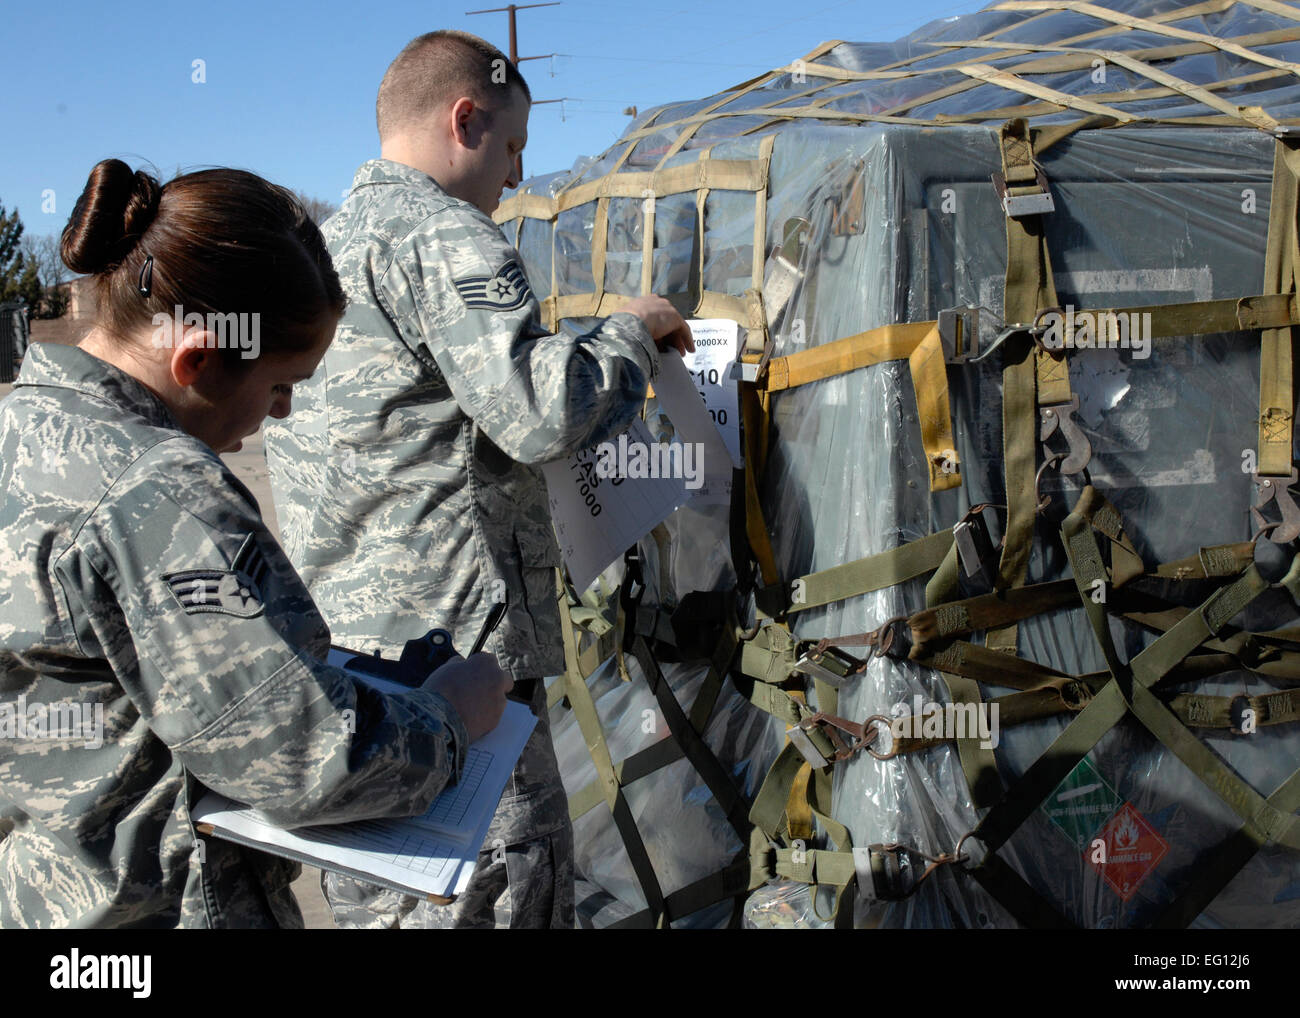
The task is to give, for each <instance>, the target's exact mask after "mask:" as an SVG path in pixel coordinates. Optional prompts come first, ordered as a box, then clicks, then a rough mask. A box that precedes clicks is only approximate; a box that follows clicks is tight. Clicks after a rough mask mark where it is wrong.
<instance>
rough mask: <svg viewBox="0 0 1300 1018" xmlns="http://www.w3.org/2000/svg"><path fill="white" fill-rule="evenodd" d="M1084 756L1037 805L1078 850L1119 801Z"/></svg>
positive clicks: (1086, 843) (1085, 843) (1084, 845)
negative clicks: (1039, 804) (1041, 802)
mask: <svg viewBox="0 0 1300 1018" xmlns="http://www.w3.org/2000/svg"><path fill="white" fill-rule="evenodd" d="M1123 801H1124V800H1122V799H1121V798H1120V797H1119V795H1117V794H1116V792H1115V789H1113V788H1111V787H1110V785H1108V784H1106V782H1105V781H1104V780H1103V779H1102V776H1101V775H1100V774H1098V773H1097V770H1096V768H1095V767H1093V766H1092V764H1091V763H1089V762H1088V760H1087V758H1086V757H1085V758H1084V759H1083V760H1080V761H1079V765H1078V766H1077V767H1075V768H1074V770H1072V771H1070V773H1069V774H1067V775H1066V777H1065V780H1064V781H1062V782H1061V783H1060V784H1059V785H1057V786H1056V790H1055V791H1053V792H1052V794H1051V795H1049V796H1048V797H1047V798H1046V799H1045V800H1044V801H1043V804H1042V806H1040V807H1039V809H1041V810H1042V811H1043V812H1044V813H1045V814H1047V819H1048V820H1050V821H1052V823H1054V824H1055V825H1056V827H1057V829H1058V830H1059V831H1060V832H1061V833H1062V834H1064V835H1065V836H1066V837H1067V838H1068V839H1069V840H1070V841H1071V842H1073V843H1074V847H1075V848H1076V849H1078V850H1079V851H1083V849H1084V848H1085V847H1086V846H1087V845H1088V844H1089V843H1090V842H1091V841H1092V837H1093V835H1094V834H1096V833H1097V831H1098V830H1099V829H1100V828H1101V825H1102V824H1104V823H1105V822H1106V821H1107V820H1109V819H1110V815H1111V814H1112V813H1114V812H1115V810H1116V809H1117V808H1118V807H1119V804H1120V803H1121V802H1123Z"/></svg>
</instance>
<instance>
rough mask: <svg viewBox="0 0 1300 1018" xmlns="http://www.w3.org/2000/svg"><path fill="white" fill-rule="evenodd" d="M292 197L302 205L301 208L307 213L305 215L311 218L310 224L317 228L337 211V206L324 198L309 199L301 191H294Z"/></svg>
mask: <svg viewBox="0 0 1300 1018" xmlns="http://www.w3.org/2000/svg"><path fill="white" fill-rule="evenodd" d="M293 196H294V197H295V198H297V199H298V201H299V202H301V203H302V207H303V208H304V209H305V210H306V211H307V215H309V216H310V217H311V220H312V222H314V223H315V224H316V225H317V226H319V225H320V224H321V223H323V222H325V220H327V219H328V218H329V217H330V216H332V215H334V213H335V212H337V211H338V210H339V207H338V206H337V205H335V204H333V203H332V202H328V201H326V200H325V199H324V198H309V197H307V195H305V194H303V193H302V192H301V191H294V192H293Z"/></svg>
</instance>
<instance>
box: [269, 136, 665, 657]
mask: <svg viewBox="0 0 1300 1018" xmlns="http://www.w3.org/2000/svg"><path fill="white" fill-rule="evenodd" d="M323 232H324V234H325V239H326V241H327V243H328V245H329V249H330V254H331V255H332V256H333V259H334V265H335V268H336V269H337V270H338V273H339V278H340V280H341V281H342V283H343V288H344V291H345V292H346V293H347V296H348V300H349V306H348V309H347V311H346V312H345V314H344V316H343V320H342V322H341V323H340V325H339V329H338V333H337V334H336V336H335V339H334V343H333V345H332V346H331V347H330V349H329V351H328V352H327V353H326V355H325V359H324V361H323V362H322V364H321V366H320V368H319V370H318V371H317V372H316V374H315V376H313V377H312V378H311V379H310V380H309V381H308V382H306V383H300V384H299V385H297V386H295V387H294V410H293V413H292V414H291V415H290V417H288V418H286V419H285V420H284V421H280V422H275V423H272V422H268V426H267V429H266V447H267V453H268V461H269V463H270V467H271V480H272V485H273V488H274V491H275V496H276V509H277V512H278V514H279V517H280V523H281V533H282V534H283V535H284V540H285V550H286V551H287V552H288V554H289V557H290V559H291V560H292V561H293V562H294V564H295V565H296V566H297V567H298V569H299V571H300V572H301V574H302V577H303V580H304V581H305V582H306V584H307V586H308V587H309V588H310V590H311V592H312V596H313V597H315V599H316V601H317V602H318V603H319V604H320V606H321V610H322V611H323V612H324V614H325V616H326V618H327V619H329V623H330V627H331V629H332V630H333V632H334V634H335V639H336V640H337V641H339V642H340V643H343V644H345V645H348V646H353V647H354V648H356V649H358V650H364V651H372V650H376V649H378V650H381V651H382V652H383V653H385V654H393V653H396V652H398V651H400V650H401V647H402V644H403V643H404V642H405V641H406V640H408V639H411V638H413V637H418V636H420V635H421V634H422V633H424V632H425V630H427V629H428V628H429V627H430V626H433V625H438V626H441V627H443V628H445V629H448V630H450V631H451V633H452V635H453V637H454V641H455V645H456V646H457V647H458V648H460V649H462V650H465V649H468V646H469V644H471V643H472V642H473V640H474V637H475V635H476V634H477V631H478V628H479V625H480V623H481V622H482V620H483V617H484V616H485V615H486V614H487V611H488V609H489V608H490V607H491V605H492V602H493V600H499V599H500V596H501V595H505V596H506V597H507V598H508V600H509V607H508V610H507V614H506V616H505V619H504V620H503V621H502V623H501V625H500V626H499V627H498V629H497V631H496V634H495V635H494V637H493V639H492V640H491V641H490V642H489V643H488V647H487V649H488V650H491V651H493V652H495V654H496V656H497V659H498V661H499V662H500V663H501V666H502V667H503V668H505V669H506V670H508V671H509V672H511V673H512V674H513V675H514V676H515V678H516V679H528V678H536V677H539V676H543V675H554V674H557V673H559V672H561V671H563V669H564V654H563V648H562V644H561V641H560V628H559V624H560V620H559V612H558V608H557V605H556V599H555V574H554V568H555V567H556V566H557V565H559V562H560V558H559V548H558V547H557V545H556V543H555V536H554V533H553V531H552V529H551V518H550V511H549V508H548V506H547V497H546V487H545V484H544V482H543V480H542V475H541V472H540V471H539V470H538V469H537V467H536V465H537V464H541V463H545V462H547V461H549V460H556V459H561V458H563V457H565V456H566V455H568V454H570V453H573V452H576V451H578V450H579V449H581V448H583V447H585V446H587V445H590V444H592V443H595V442H601V441H604V440H605V439H607V438H609V437H611V436H613V435H616V434H618V433H619V432H620V431H621V430H623V429H624V428H625V427H626V426H627V425H628V423H629V422H630V421H631V420H632V418H633V416H634V415H635V414H636V412H637V411H638V409H639V408H640V406H641V404H642V401H643V399H644V396H645V391H646V384H647V382H648V381H649V380H650V379H651V378H652V377H653V375H654V374H655V373H656V372H657V370H658V365H659V361H658V352H657V350H656V349H655V345H654V342H653V340H652V339H651V336H650V334H649V332H648V331H647V330H646V328H645V326H644V325H643V324H642V322H641V320H640V319H639V318H637V317H635V316H634V315H630V314H621V313H620V314H614V315H611V316H610V317H609V318H606V319H603V320H602V321H600V322H599V323H598V324H597V325H596V327H595V328H593V329H592V330H591V331H589V332H587V333H586V334H584V335H581V336H576V337H574V336H567V335H548V334H547V333H546V330H545V329H543V328H542V327H541V326H540V324H539V313H538V310H539V309H538V304H537V300H536V298H535V297H534V296H533V293H532V291H531V289H530V288H529V285H528V281H527V279H526V278H525V277H524V274H523V269H522V266H521V262H520V258H519V254H518V252H516V251H515V249H514V248H512V247H511V246H510V245H509V244H508V243H507V242H506V240H505V238H504V236H503V235H502V233H501V230H500V229H499V228H498V227H497V225H496V224H495V223H493V222H492V220H491V219H490V218H489V217H488V216H486V215H484V214H483V213H482V212H480V211H479V210H478V209H476V208H474V207H473V206H471V205H468V204H466V203H465V202H462V201H460V200H458V199H456V198H453V197H451V196H449V195H448V194H447V193H446V192H444V191H443V190H442V189H441V188H440V187H439V186H438V185H437V183H435V182H434V180H433V179H432V178H430V177H429V176H428V175H426V174H424V173H421V172H420V171H419V170H415V169H412V168H411V167H408V166H404V165H402V164H400V163H395V162H392V161H389V160H383V159H379V160H372V161H370V162H367V163H365V164H363V165H362V166H361V168H360V169H359V170H358V171H357V174H356V178H355V180H354V181H353V187H352V191H351V193H350V194H349V195H348V197H347V199H346V201H345V202H344V203H343V207H342V208H341V209H340V210H339V212H338V213H337V214H336V215H335V216H333V217H332V218H331V219H330V220H329V221H328V222H327V223H326V224H325V226H324V230H323Z"/></svg>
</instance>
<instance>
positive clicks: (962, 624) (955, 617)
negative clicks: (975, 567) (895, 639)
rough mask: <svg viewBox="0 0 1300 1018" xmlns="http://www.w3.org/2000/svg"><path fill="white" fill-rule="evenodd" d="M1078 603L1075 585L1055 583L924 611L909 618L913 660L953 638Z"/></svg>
mask: <svg viewBox="0 0 1300 1018" xmlns="http://www.w3.org/2000/svg"><path fill="white" fill-rule="evenodd" d="M1074 603H1075V592H1074V583H1073V582H1071V581H1070V580H1053V581H1052V582H1050V583H1035V584H1034V585H1033V586H1029V587H1018V588H1015V589H1013V590H1007V591H1004V592H1003V593H1001V594H979V595H977V596H975V597H969V598H966V599H964V600H961V601H950V602H948V603H947V604H941V605H936V606H935V607H933V608H923V609H922V610H921V611H919V612H917V613H916V614H914V615H912V616H911V617H909V618H908V620H907V624H908V627H909V628H910V629H911V630H912V643H913V647H912V653H911V655H910V656H911V657H912V658H913V659H915V658H919V657H922V656H924V655H926V654H928V653H930V651H931V649H932V647H933V645H935V644H938V643H941V642H942V641H944V640H946V639H948V638H949V637H953V636H964V635H966V634H968V633H973V632H975V631H977V630H980V629H985V630H988V629H993V628H995V627H997V626H1003V625H1006V624H1008V623H1012V622H1017V621H1019V620H1020V619H1026V618H1029V617H1030V616H1032V615H1041V614H1042V613H1043V612H1048V611H1054V610H1056V609H1058V608H1065V607H1069V606H1071V605H1073V604H1074Z"/></svg>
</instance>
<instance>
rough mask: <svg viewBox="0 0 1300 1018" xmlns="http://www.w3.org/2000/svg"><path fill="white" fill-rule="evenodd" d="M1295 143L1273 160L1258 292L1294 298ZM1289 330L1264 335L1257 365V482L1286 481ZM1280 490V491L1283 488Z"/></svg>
mask: <svg viewBox="0 0 1300 1018" xmlns="http://www.w3.org/2000/svg"><path fill="white" fill-rule="evenodd" d="M1297 144H1298V142H1297V140H1296V139H1288V138H1279V139H1278V141H1277V148H1276V151H1275V155H1274V158H1273V195H1272V198H1271V199H1270V202H1269V216H1268V249H1267V252H1266V254H1265V259H1264V289H1265V290H1269V291H1272V292H1276V293H1279V294H1287V295H1290V296H1294V294H1295V292H1296V274H1297V272H1300V247H1298V245H1297V236H1296V212H1297V193H1298V189H1300V176H1298V175H1300V151H1298V150H1297V148H1296V146H1297ZM1293 337H1294V330H1293V329H1290V328H1282V329H1265V330H1264V333H1263V336H1262V337H1261V340H1260V343H1261V349H1260V363H1259V469H1258V471H1257V473H1258V474H1259V476H1261V477H1274V478H1277V477H1282V478H1287V479H1288V483H1289V478H1290V475H1291V467H1292V450H1293V447H1292V442H1293V438H1292V433H1293V429H1294V425H1295V421H1294V416H1293V415H1294V413H1295V392H1294V390H1293V388H1292V376H1291V371H1292V367H1291V364H1292V352H1293V346H1292V344H1293ZM1284 486H1285V485H1284Z"/></svg>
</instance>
